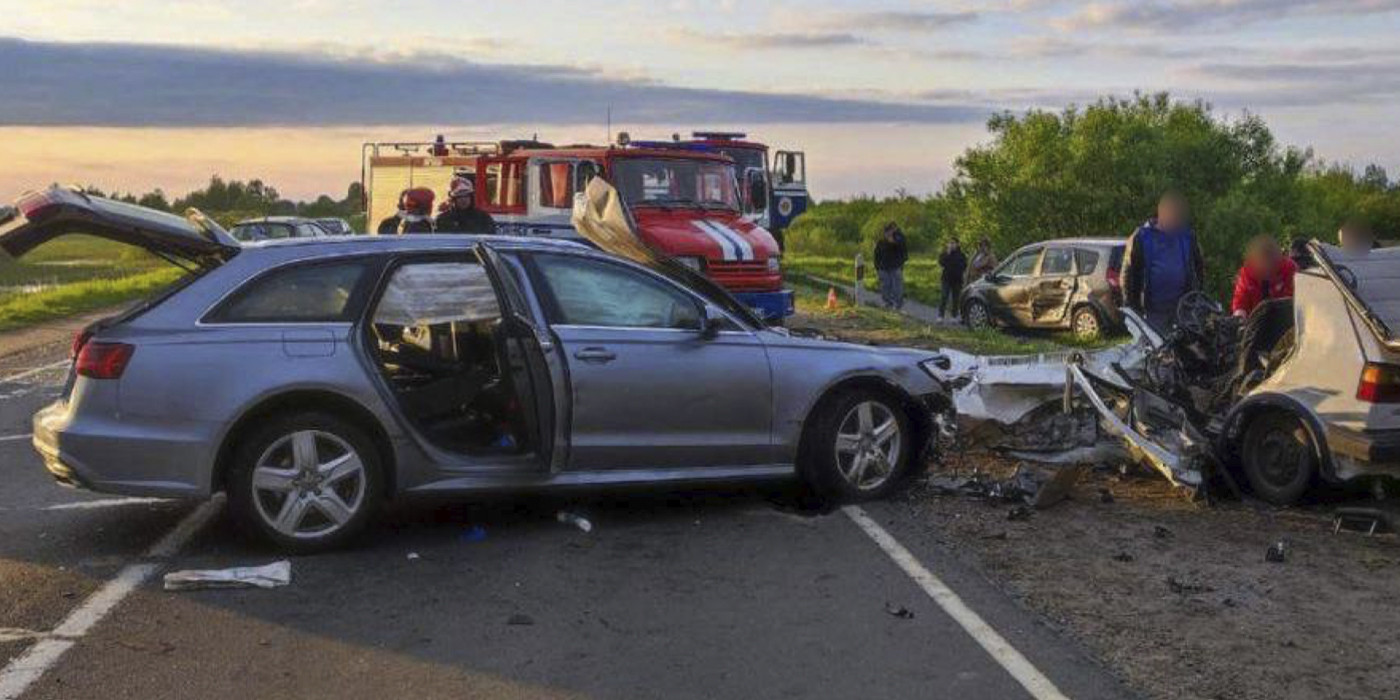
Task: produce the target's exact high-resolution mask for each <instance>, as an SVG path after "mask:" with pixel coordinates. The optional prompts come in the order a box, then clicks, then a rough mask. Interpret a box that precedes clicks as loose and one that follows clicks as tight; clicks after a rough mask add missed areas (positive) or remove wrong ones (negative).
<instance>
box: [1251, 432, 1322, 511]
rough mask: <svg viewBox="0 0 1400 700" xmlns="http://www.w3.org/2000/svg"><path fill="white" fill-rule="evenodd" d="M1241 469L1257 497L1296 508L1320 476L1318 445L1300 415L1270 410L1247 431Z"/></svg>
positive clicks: (1277, 504) (1278, 504)
mask: <svg viewBox="0 0 1400 700" xmlns="http://www.w3.org/2000/svg"><path fill="white" fill-rule="evenodd" d="M1240 466H1241V468H1242V469H1243V470H1244V476H1245V479H1246V480H1248V481H1249V485H1250V488H1251V489H1253V491H1254V495H1255V496H1258V497H1259V498H1261V499H1263V500H1265V501H1268V502H1269V503H1272V504H1274V505H1276V506H1288V505H1293V504H1295V503H1297V502H1298V501H1299V500H1301V499H1302V498H1303V495H1304V494H1305V493H1307V491H1308V489H1309V488H1310V487H1311V486H1312V483H1313V480H1314V479H1315V478H1316V477H1317V446H1316V445H1315V444H1314V442H1313V438H1312V435H1311V433H1310V432H1309V431H1308V429H1307V426H1305V425H1303V422H1302V420H1300V419H1299V418H1298V416H1297V415H1296V414H1294V413H1292V412H1289V411H1268V412H1266V413H1263V414H1261V415H1259V416H1258V417H1256V418H1255V419H1254V420H1252V421H1250V423H1249V427H1248V428H1246V429H1245V433H1244V441H1243V443H1242V444H1241V448H1240Z"/></svg>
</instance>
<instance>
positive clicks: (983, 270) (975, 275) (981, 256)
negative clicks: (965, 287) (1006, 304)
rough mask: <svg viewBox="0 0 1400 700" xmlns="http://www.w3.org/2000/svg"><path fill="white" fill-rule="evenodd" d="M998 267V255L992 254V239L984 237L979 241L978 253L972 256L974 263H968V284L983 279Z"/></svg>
mask: <svg viewBox="0 0 1400 700" xmlns="http://www.w3.org/2000/svg"><path fill="white" fill-rule="evenodd" d="M996 267H997V254H996V253H994V252H992V239H990V238H987V237H986V236H983V237H982V240H980V241H977V251H976V252H974V253H973V254H972V262H970V263H968V267H967V279H968V282H974V281H976V280H980V279H982V278H983V277H985V276H986V275H987V273H988V272H991V271H992V270H995V269H996Z"/></svg>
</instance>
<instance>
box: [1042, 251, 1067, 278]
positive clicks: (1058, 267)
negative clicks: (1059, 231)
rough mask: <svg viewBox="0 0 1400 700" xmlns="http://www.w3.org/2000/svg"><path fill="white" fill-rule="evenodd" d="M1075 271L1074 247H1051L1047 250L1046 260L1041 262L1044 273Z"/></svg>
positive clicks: (1059, 273)
mask: <svg viewBox="0 0 1400 700" xmlns="http://www.w3.org/2000/svg"><path fill="white" fill-rule="evenodd" d="M1073 272H1074V250H1073V249H1072V248H1050V249H1049V250H1046V251H1045V260H1043V261H1041V263H1040V274H1042V275H1068V274H1071V273H1073Z"/></svg>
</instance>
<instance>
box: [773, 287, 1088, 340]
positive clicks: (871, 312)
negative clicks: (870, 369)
mask: <svg viewBox="0 0 1400 700" xmlns="http://www.w3.org/2000/svg"><path fill="white" fill-rule="evenodd" d="M793 290H794V292H795V294H796V301H797V314H796V315H795V316H792V317H791V318H789V319H788V323H787V325H788V327H790V328H794V329H801V328H812V329H815V330H818V331H821V332H822V333H823V334H826V335H830V336H834V337H836V338H840V339H841V340H847V341H850V342H856V343H867V344H871V345H898V346H902V347H913V348H928V349H937V348H952V349H955V350H962V351H964V352H970V353H974V354H979V355H1026V354H1032V353H1038V352H1054V351H1056V350H1063V349H1064V346H1063V345H1060V344H1058V343H1055V342H1052V341H1050V340H1048V339H1043V338H1033V337H1023V336H1015V335H1008V334H1006V333H1002V332H1000V331H995V330H982V331H974V330H969V329H968V328H965V327H963V326H938V325H930V324H926V323H921V322H919V321H917V320H915V319H912V318H910V317H908V316H905V315H903V314H900V313H897V312H894V311H887V310H885V309H876V308H873V307H869V306H860V307H857V306H854V305H853V304H852V302H851V300H850V299H849V298H848V297H845V296H844V295H842V296H843V299H842V303H841V306H840V307H839V308H838V309H836V310H835V311H827V310H826V295H825V294H824V293H821V292H818V291H817V290H815V289H812V288H810V287H805V286H800V285H795V286H793Z"/></svg>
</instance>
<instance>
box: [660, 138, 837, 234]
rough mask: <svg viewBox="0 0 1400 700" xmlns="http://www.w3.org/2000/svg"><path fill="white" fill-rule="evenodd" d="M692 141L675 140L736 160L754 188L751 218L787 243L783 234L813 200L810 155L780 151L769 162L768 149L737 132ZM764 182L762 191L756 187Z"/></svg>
mask: <svg viewBox="0 0 1400 700" xmlns="http://www.w3.org/2000/svg"><path fill="white" fill-rule="evenodd" d="M690 137H691V139H690V140H689V141H681V140H680V138H679V136H677V137H676V138H675V139H674V140H675V141H676V142H677V143H678V144H680V145H682V146H688V147H694V146H699V147H702V148H705V149H708V150H712V151H715V152H717V153H722V154H724V155H727V156H729V157H730V158H733V159H734V164H735V165H736V166H737V168H738V171H739V178H740V180H742V181H743V182H744V183H745V184H746V185H748V186H749V187H751V188H752V194H751V195H750V199H751V200H752V201H753V202H754V206H753V207H752V209H753V211H752V212H751V213H750V214H749V218H750V219H751V220H752V221H753V222H754V223H756V224H758V225H759V226H762V227H763V228H764V229H766V230H767V231H768V232H769V233H771V234H773V237H774V238H776V239H777V240H778V245H779V247H781V246H782V243H783V233H784V232H786V231H787V228H788V226H789V225H791V224H792V220H793V219H796V218H797V217H798V215H800V214H801V213H802V212H804V211H807V205H808V203H809V202H810V201H811V199H812V197H811V195H810V194H808V192H807V156H806V154H805V153H803V152H802V151H777V152H775V153H774V154H773V162H772V164H771V165H770V164H769V162H768V146H767V145H765V144H762V143H759V142H757V141H752V140H749V137H748V134H743V133H739V132H734V131H696V132H693V133H691V135H690ZM760 181H761V182H762V192H760V191H759V187H757V186H756V185H757V184H758V183H759V182H760Z"/></svg>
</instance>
